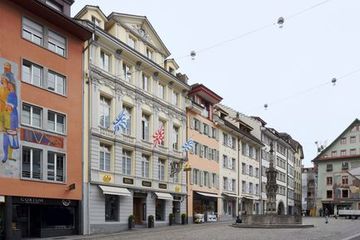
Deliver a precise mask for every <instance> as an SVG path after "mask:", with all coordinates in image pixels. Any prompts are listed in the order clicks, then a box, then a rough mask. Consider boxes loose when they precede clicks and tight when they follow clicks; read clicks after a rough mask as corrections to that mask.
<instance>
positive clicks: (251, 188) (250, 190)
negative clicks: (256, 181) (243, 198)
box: [249, 183, 253, 194]
mask: <svg viewBox="0 0 360 240" xmlns="http://www.w3.org/2000/svg"><path fill="white" fill-rule="evenodd" d="M249 193H251V194H252V193H253V183H249Z"/></svg>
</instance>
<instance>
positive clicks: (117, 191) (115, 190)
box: [99, 185, 131, 197]
mask: <svg viewBox="0 0 360 240" xmlns="http://www.w3.org/2000/svg"><path fill="white" fill-rule="evenodd" d="M99 187H100V188H101V190H102V191H103V194H108V195H118V196H126V197H131V193H130V191H129V190H127V189H126V188H121V187H109V186H103V185H99Z"/></svg>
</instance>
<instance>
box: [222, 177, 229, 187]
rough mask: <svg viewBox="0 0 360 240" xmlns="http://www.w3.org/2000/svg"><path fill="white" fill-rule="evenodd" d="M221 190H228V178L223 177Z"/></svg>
mask: <svg viewBox="0 0 360 240" xmlns="http://www.w3.org/2000/svg"><path fill="white" fill-rule="evenodd" d="M223 189H224V190H229V182H228V178H227V177H224V178H223Z"/></svg>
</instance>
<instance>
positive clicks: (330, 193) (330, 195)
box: [326, 190, 332, 198]
mask: <svg viewBox="0 0 360 240" xmlns="http://www.w3.org/2000/svg"><path fill="white" fill-rule="evenodd" d="M326 198H332V190H327V191H326Z"/></svg>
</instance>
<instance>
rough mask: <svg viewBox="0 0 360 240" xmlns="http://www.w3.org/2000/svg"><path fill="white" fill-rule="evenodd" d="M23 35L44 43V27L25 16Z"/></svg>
mask: <svg viewBox="0 0 360 240" xmlns="http://www.w3.org/2000/svg"><path fill="white" fill-rule="evenodd" d="M22 24H23V26H22V28H23V29H22V36H23V38H25V39H27V40H29V41H31V42H33V43H35V44H38V45H43V39H44V36H43V32H44V30H43V27H42V26H41V25H39V24H37V23H35V22H33V21H31V20H30V19H27V18H23V23H22Z"/></svg>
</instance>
